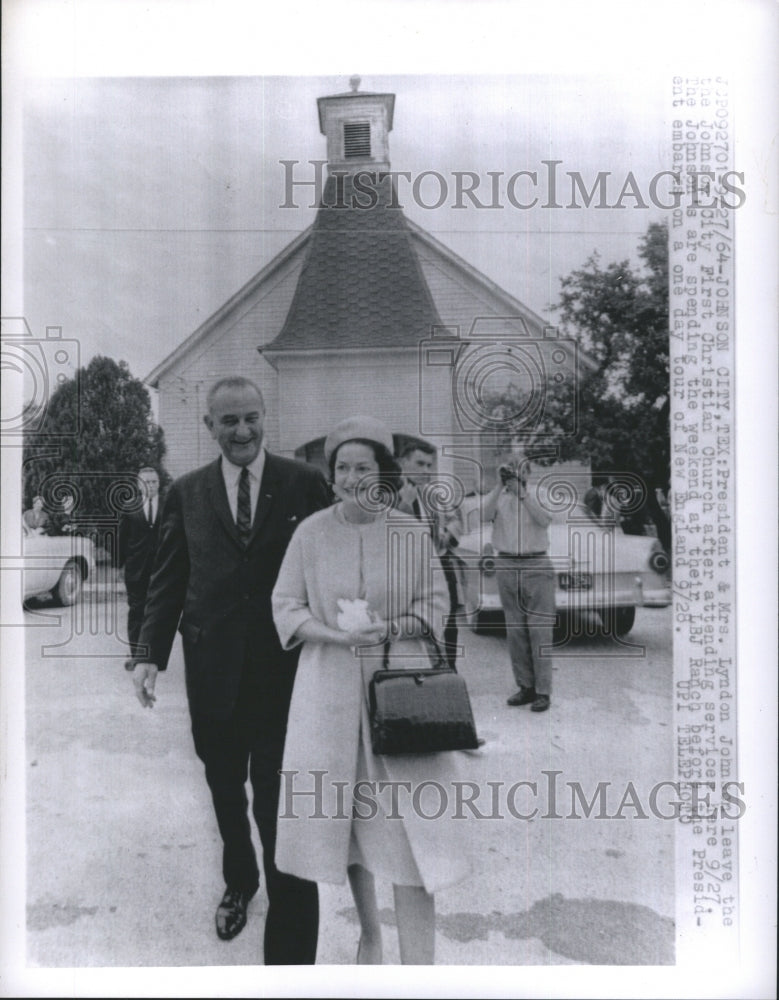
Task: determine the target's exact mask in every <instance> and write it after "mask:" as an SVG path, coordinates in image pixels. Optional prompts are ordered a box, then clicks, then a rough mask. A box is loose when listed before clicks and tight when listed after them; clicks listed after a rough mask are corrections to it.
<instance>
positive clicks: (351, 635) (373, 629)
mask: <svg viewBox="0 0 779 1000" xmlns="http://www.w3.org/2000/svg"><path fill="white" fill-rule="evenodd" d="M341 635H342V636H343V638H342V639H341V642H342V644H343V645H344V646H378V645H379V644H380V643H382V642H384V640H385V639H386V637H387V624H386V622H382V621H377V622H371V624H370V625H362V626H360V627H359V628H353V629H349V630H348V631H347V632H342V633H341Z"/></svg>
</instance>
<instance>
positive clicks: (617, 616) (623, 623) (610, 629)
mask: <svg viewBox="0 0 779 1000" xmlns="http://www.w3.org/2000/svg"><path fill="white" fill-rule="evenodd" d="M602 617H603V630H604V631H605V632H606V634H607V635H615V636H617V638H618V639H621V638H622V637H623V636H626V635H627V634H628V632H629V631H630V630H631V629H632V628H633V625H634V624H635V621H636V609H635V608H634V607H632V606H631V607H627V608H609V609H608V611H605V612H603V616H602Z"/></svg>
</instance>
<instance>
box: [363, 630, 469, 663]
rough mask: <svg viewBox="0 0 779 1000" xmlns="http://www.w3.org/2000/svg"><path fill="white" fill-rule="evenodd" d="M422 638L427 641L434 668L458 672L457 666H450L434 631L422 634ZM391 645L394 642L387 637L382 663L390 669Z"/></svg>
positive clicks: (426, 645)
mask: <svg viewBox="0 0 779 1000" xmlns="http://www.w3.org/2000/svg"><path fill="white" fill-rule="evenodd" d="M420 638H421V639H422V641H423V642H424V643H425V648H426V649H427V655H428V658H429V660H430V665H431V667H432V668H433V670H451V671H452V672H453V673H457V670H456V668H455V667H450V666H449V664H448V663H447V662H446V658H445V657H444V655H443V653H442V652H441V647H440V646H439V645H438V640H437V639H436V637H435V636H434V635H433V633H432V632H431V633H429V635H423V636H420ZM391 645H392V643H391V642H390V640H389V639H385V641H384V657H383V660H382V664H381V666H382V669H383V670H389V656H390V646H391Z"/></svg>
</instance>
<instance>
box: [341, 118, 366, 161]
mask: <svg viewBox="0 0 779 1000" xmlns="http://www.w3.org/2000/svg"><path fill="white" fill-rule="evenodd" d="M370 156H371V126H370V122H344V159H346V160H355V159H361V160H368V159H370Z"/></svg>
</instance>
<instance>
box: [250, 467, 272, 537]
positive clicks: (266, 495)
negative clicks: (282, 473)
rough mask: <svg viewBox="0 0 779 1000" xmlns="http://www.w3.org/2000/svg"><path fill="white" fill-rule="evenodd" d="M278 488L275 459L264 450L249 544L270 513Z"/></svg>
mask: <svg viewBox="0 0 779 1000" xmlns="http://www.w3.org/2000/svg"><path fill="white" fill-rule="evenodd" d="M278 489H279V469H278V465H277V464H276V460H275V458H274V456H273V455H271V454H269V452H267V451H266V452H265V466H264V468H263V470H262V480H261V482H260V492H259V495H258V496H257V509H256V510H255V512H254V523H253V524H252V530H251V534H250V535H249V544H250V545H251V543H252V541H253V540H254V536H255V535H256V534H257V532H258V531H259V530H260V528H261V527H262V524H263V522H264V521H265V519H266V518H267V516H268V514H269V513H270V510H271V507H272V506H273V498H274V496H275V495H276V493H277V492H278Z"/></svg>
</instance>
